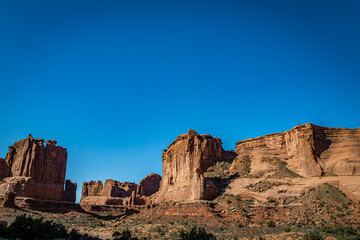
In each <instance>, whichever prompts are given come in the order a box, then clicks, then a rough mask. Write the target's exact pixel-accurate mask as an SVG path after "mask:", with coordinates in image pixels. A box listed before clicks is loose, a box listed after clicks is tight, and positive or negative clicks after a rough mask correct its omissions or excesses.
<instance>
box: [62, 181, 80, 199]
mask: <svg viewBox="0 0 360 240" xmlns="http://www.w3.org/2000/svg"><path fill="white" fill-rule="evenodd" d="M76 188H77V184H76V183H73V182H71V181H70V180H68V179H67V180H66V182H65V191H64V192H63V197H62V200H63V201H66V202H75V201H76Z"/></svg>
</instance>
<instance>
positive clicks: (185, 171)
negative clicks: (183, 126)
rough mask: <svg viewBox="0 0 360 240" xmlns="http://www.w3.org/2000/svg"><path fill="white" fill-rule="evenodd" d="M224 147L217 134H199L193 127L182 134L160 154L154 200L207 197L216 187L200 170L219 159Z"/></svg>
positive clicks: (215, 193)
mask: <svg viewBox="0 0 360 240" xmlns="http://www.w3.org/2000/svg"><path fill="white" fill-rule="evenodd" d="M223 152H224V150H223V148H222V142H221V140H220V139H219V138H216V137H215V138H214V137H211V136H210V135H199V134H197V133H196V132H195V131H194V130H189V132H188V133H187V134H182V135H180V136H179V137H177V139H176V140H175V141H174V142H173V143H171V144H170V145H169V147H168V150H164V152H163V155H162V161H163V170H162V180H161V185H160V190H159V192H158V193H157V195H156V201H157V202H161V201H169V200H174V201H182V200H199V199H211V198H213V197H215V196H216V195H217V194H218V190H217V189H216V186H215V185H214V183H212V182H211V180H209V179H206V178H205V177H204V171H205V170H206V169H207V168H208V167H210V166H211V165H213V164H214V163H215V162H216V161H219V160H221V158H222V154H223Z"/></svg>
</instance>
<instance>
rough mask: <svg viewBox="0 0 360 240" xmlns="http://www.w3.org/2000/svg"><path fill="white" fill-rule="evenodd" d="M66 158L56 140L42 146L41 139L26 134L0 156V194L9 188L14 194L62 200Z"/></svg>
mask: <svg viewBox="0 0 360 240" xmlns="http://www.w3.org/2000/svg"><path fill="white" fill-rule="evenodd" d="M66 162H67V151H66V149H65V148H62V147H60V146H56V141H46V146H45V145H44V140H43V139H34V138H33V137H32V136H31V135H29V136H28V137H27V138H26V139H24V140H20V141H17V142H15V143H14V145H13V146H10V147H9V152H8V153H7V154H6V157H5V159H0V178H1V179H3V180H4V182H5V183H4V184H1V185H0V194H4V193H5V192H6V191H7V190H8V189H10V190H12V191H14V192H15V193H16V195H17V196H23V197H34V198H40V199H49V200H64V199H63V198H64V183H65V174H66ZM72 190H73V189H72ZM75 192H76V185H75ZM72 194H74V193H72ZM71 199H73V196H72V197H71ZM74 201H75V200H74Z"/></svg>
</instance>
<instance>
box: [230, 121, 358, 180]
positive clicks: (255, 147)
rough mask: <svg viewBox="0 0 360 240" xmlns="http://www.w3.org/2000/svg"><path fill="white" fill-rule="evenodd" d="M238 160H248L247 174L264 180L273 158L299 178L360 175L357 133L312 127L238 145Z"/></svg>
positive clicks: (356, 130) (310, 125)
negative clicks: (248, 158) (249, 165)
mask: <svg viewBox="0 0 360 240" xmlns="http://www.w3.org/2000/svg"><path fill="white" fill-rule="evenodd" d="M235 151H236V153H237V154H238V156H239V157H238V158H240V157H241V156H244V155H248V156H251V157H252V164H251V174H252V175H254V176H260V177H261V176H266V175H267V174H268V173H269V172H271V171H272V168H273V166H272V165H271V164H269V163H268V160H269V159H270V158H273V157H276V158H278V159H280V160H282V161H285V162H286V163H287V167H288V168H289V169H290V170H292V171H293V172H295V173H297V174H299V175H300V176H303V177H318V176H322V175H338V176H358V175H360V129H359V128H357V129H347V128H328V127H320V126H316V125H313V124H310V123H309V124H305V125H299V126H297V127H294V128H293V129H291V130H288V131H285V132H283V133H274V134H269V135H265V136H262V137H257V138H252V139H247V140H243V141H240V142H238V143H237V144H236V149H235Z"/></svg>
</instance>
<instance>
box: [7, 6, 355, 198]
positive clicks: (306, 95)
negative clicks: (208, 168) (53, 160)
mask: <svg viewBox="0 0 360 240" xmlns="http://www.w3.org/2000/svg"><path fill="white" fill-rule="evenodd" d="M0 30H1V31H0V89H1V92H0V110H1V117H0V157H5V155H6V152H7V150H8V146H9V145H12V144H13V142H15V141H17V140H19V139H23V138H26V137H27V135H28V134H29V133H32V135H33V136H34V137H36V138H44V139H55V140H57V141H58V145H61V146H63V147H66V148H67V149H68V165H67V178H70V179H71V180H73V181H76V182H78V185H79V186H78V192H80V191H81V186H82V182H83V181H89V180H98V179H101V180H104V179H106V178H112V179H116V180H120V181H134V182H138V181H139V180H140V179H142V178H143V177H145V176H146V175H147V174H149V173H151V172H156V173H159V174H161V164H162V162H161V154H162V150H163V149H165V148H166V147H167V146H168V145H169V144H170V143H171V142H172V141H173V140H174V139H175V138H176V136H178V135H179V134H182V133H185V132H187V130H188V129H189V128H193V129H195V130H196V131H198V132H199V133H201V134H202V133H209V134H212V135H214V136H218V137H220V138H221V139H222V140H223V143H224V148H225V149H234V147H235V142H236V141H239V140H242V139H245V138H250V137H257V136H261V135H265V134H268V133H274V132H281V131H284V130H287V129H290V128H292V127H294V126H295V125H297V124H303V123H307V122H312V123H315V124H318V125H323V126H332V127H348V128H356V127H360V124H359V123H360V111H359V103H360V93H359V92H360V91H359V90H360V1H357V0H354V1H343V0H341V1H340V0H339V1H331V0H324V1H316V0H315V1H314V0H312V1H310V0H309V1H307V0H305V1H304V0H298V1H296V0H295V1H288V0H286V1H277V0H274V1H268V0H264V1H253V0H249V1H194V0H191V1H134V0H131V1H92V0H87V1H74V0H71V1H64V0H61V1H55V0H52V1H28V0H24V1H16V0H1V1H0Z"/></svg>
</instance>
